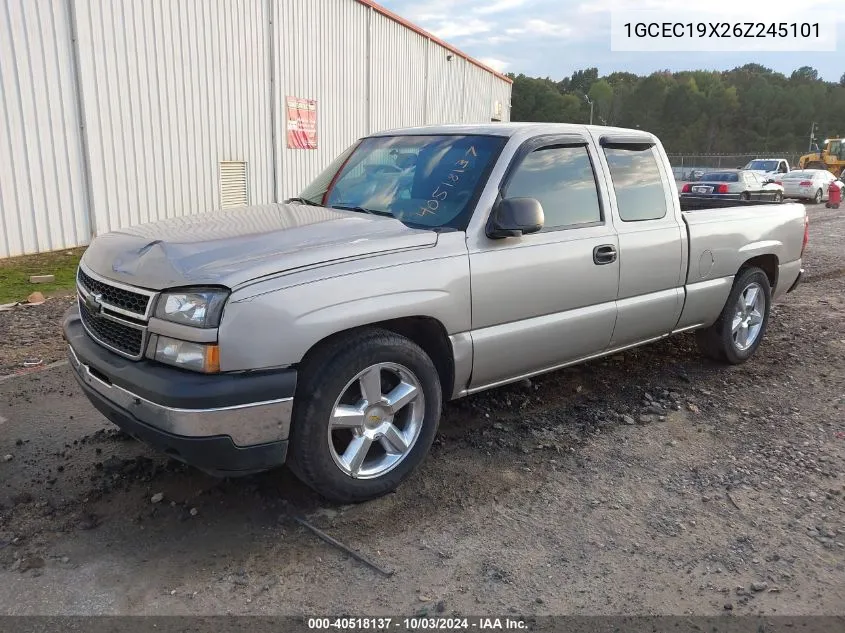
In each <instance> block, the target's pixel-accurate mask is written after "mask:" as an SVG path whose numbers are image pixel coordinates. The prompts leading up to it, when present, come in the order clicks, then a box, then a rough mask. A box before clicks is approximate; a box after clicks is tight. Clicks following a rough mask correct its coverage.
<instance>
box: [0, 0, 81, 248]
mask: <svg viewBox="0 0 845 633" xmlns="http://www.w3.org/2000/svg"><path fill="white" fill-rule="evenodd" d="M71 57H72V46H71V29H70V15H69V12H68V3H67V1H66V0H37V1H33V0H0V257H9V256H12V255H20V254H22V253H33V252H37V251H48V250H56V249H60V248H67V247H70V246H77V245H79V244H85V243H87V241H88V239H89V237H90V233H91V232H90V228H89V226H88V212H87V200H86V196H85V170H84V166H83V150H82V136H81V132H80V126H79V120H80V119H79V113H78V111H77V103H76V88H75V83H74V82H75V77H74V70H73V65H72V64H70V63H68V62H69V60H70V59H71Z"/></svg>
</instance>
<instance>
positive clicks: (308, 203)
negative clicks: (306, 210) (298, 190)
mask: <svg viewBox="0 0 845 633" xmlns="http://www.w3.org/2000/svg"><path fill="white" fill-rule="evenodd" d="M285 202H301V203H302V204H307V205H308V206H310V207H322V206H323V205H321V204H317V203H316V202H314V201H313V200H309V199H308V198H288V199H287V200H286V201H285Z"/></svg>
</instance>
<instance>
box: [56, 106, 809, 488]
mask: <svg viewBox="0 0 845 633" xmlns="http://www.w3.org/2000/svg"><path fill="white" fill-rule="evenodd" d="M684 205H686V206H689V207H690V209H693V210H686V209H682V207H681V201H680V199H679V196H678V191H677V187H676V185H675V181H674V179H673V177H672V170H671V168H670V165H669V161H668V160H667V157H666V154H665V152H664V150H663V147H662V146H661V144H660V142H659V141H658V139H657V138H655V137H654V136H653V135H651V134H648V133H645V132H642V131H639V130H625V129H617V128H606V127H586V126H581V125H565V124H501V123H497V124H491V125H456V126H437V127H421V128H413V129H403V130H394V131H389V132H382V133H378V134H374V135H372V136H369V137H367V138H364V139H361V140H360V141H358V142H357V143H355V144H354V145H353V146H352V147H351V148H349V149H348V150H347V151H346V152H344V153H343V154H342V155H341V156H339V157H338V158H337V160H335V161H334V162H333V163H332V164H331V165H329V166H328V167H327V168H326V170H325V171H324V172H323V173H322V174H321V175H320V176H318V177H317V178H316V180H314V182H313V183H311V184H310V185H309V186H308V187H306V188H305V189H304V190H303V191H302V192H301V193H300V196H299V197H298V198H293V199H291V200H288V201H287V202H286V203H285V204H271V205H263V206H251V207H243V208H237V209H228V210H225V211H217V212H212V213H207V214H201V215H191V216H184V217H178V218H172V219H169V220H164V221H160V222H155V223H151V224H146V225H141V226H136V227H132V228H127V229H121V230H119V231H115V232H112V233H107V234H104V235H101V236H99V237H97V238H96V239H95V240H93V242H92V243H91V245H90V247H89V248H88V249H87V251H86V252H85V255H84V257H83V258H82V261H81V263H80V267H79V272H78V284H77V286H78V293H79V301H78V305H76V306H74V307H73V308H72V309H71V310H70V311H69V313H68V314H67V316H66V318H65V321H64V331H65V337H66V339H67V341H68V342H69V344H70V351H69V356H70V361H71V364H72V367H73V368H74V371H75V373H76V376H77V378H78V379H79V382H80V384H81V386H82V389H83V390H84V392H85V393H86V394H87V396H88V397H89V398H90V400H91V401H92V402H93V404H94V405H95V406H96V407H97V408H98V409H99V410H100V411H101V412H102V413H103V414H105V416H106V417H108V418H109V419H110V420H111V421H112V422H114V423H115V424H117V425H118V426H119V427H121V428H123V429H124V430H125V431H126V432H128V433H129V434H131V435H133V436H134V437H136V438H139V439H141V440H143V441H146V442H148V443H149V444H152V445H154V446H156V447H158V448H160V449H162V450H164V451H165V452H166V453H168V454H170V455H171V456H173V457H174V458H176V459H179V460H182V461H185V462H187V463H190V464H193V465H195V466H197V467H198V468H200V469H202V470H205V471H207V472H211V473H214V474H216V475H220V476H232V475H239V474H246V473H252V472H257V471H262V470H267V469H271V468H274V467H277V466H279V465H281V464H283V463H285V462H287V463H288V464H289V465H290V467H291V469H292V470H293V471H294V472H295V473H296V474H297V476H299V477H300V478H301V479H302V480H303V481H304V482H306V483H307V484H308V485H310V486H311V487H312V488H314V489H315V490H317V491H318V492H320V493H321V494H323V495H324V496H325V497H327V498H330V499H332V500H337V501H342V502H355V501H363V500H366V499H371V498H373V497H376V496H379V495H382V494H385V493H387V492H389V491H391V490H392V489H394V488H395V487H396V486H397V485H399V483H400V482H401V481H402V480H403V479H404V478H406V477H407V476H408V475H409V474H410V473H411V472H412V471H413V470H414V469H415V468H416V467H417V466H418V465H419V464H420V462H421V461H422V460H423V459H424V457H425V455H426V453H427V451H428V450H429V448H430V446H431V443H432V441H433V439H434V437H435V433H436V431H437V426H438V420H439V418H440V413H441V406H442V403H443V401H444V400H449V399H453V398H460V397H462V396H465V395H467V394H472V393H476V392H478V391H481V390H484V389H489V388H491V387H497V386H499V385H504V384H506V383H510V382H513V381H517V380H520V379H523V378H526V377H529V376H533V375H535V374H540V373H543V372H548V371H552V370H555V369H558V368H561V367H564V366H567V365H572V364H574V363H580V362H583V361H587V360H590V359H593V358H596V357H599V356H603V355H606V354H613V353H615V352H618V351H619V350H623V349H626V348H630V347H633V346H636V345H641V344H643V343H648V342H651V341H656V340H658V339H662V338H664V337H667V336H669V335H671V334H674V333H677V332H684V331H690V330H696V331H697V338H698V342H699V344H700V347H701V350H702V351H703V352H704V353H705V354H706V355H708V356H710V357H712V358H715V359H719V360H721V361H724V362H727V363H741V362H743V361H745V360H747V359H748V358H749V357H750V356H751V355H752V354H754V352H755V350H756V349H757V347H758V346H759V345H760V342H761V340H762V339H763V335H764V333H765V330H766V322H767V319H768V317H769V312H770V309H771V304H772V301H774V300H777V299H779V298H780V297H782V296H783V295H785V294H786V293H787V292H789V291H791V290H792V289H793V288H794V287H795V286H796V285H797V284H798V283H799V280H800V278H801V273H802V268H801V266H802V256H803V252H804V248H805V246H806V243H807V235H808V233H807V217H806V213H805V210H804V207H803V206H802V205H800V204H773V203H762V204H760V203H757V204H754V203H747V204H743V205H739V206H732V207H727V208H712V207H711V208H708V202H707V201H701V200H699V201H698V203H695V200H688V201H685V202H684ZM717 206H720V205H717ZM722 206H723V205H722Z"/></svg>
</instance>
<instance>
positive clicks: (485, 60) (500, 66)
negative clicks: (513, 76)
mask: <svg viewBox="0 0 845 633" xmlns="http://www.w3.org/2000/svg"><path fill="white" fill-rule="evenodd" d="M478 61H480V62H481V63H482V64H486V65H487V66H490V68H492V69H493V70H498V71H499V72H500V73H503V72H505V70H507V68H508V66H510V62H506V61H503V60H501V59H496V58H495V57H480V58H479V59H478Z"/></svg>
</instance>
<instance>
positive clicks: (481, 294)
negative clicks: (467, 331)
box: [468, 134, 619, 390]
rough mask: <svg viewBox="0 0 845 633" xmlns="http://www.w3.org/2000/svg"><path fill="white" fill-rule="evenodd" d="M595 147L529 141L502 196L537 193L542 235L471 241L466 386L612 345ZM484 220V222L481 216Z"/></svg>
mask: <svg viewBox="0 0 845 633" xmlns="http://www.w3.org/2000/svg"><path fill="white" fill-rule="evenodd" d="M597 160H598V156H597V155H596V152H595V149H594V148H593V147H592V146H591V145H589V144H588V143H587V138H586V137H582V136H580V135H575V134H573V135H566V136H560V135H555V136H541V137H535V138H532V139H530V140H528V141H526V142H524V143H523V144H522V145H521V146H520V148H519V149H518V150H517V152H516V154H515V155H514V157H513V160H512V162H511V163H510V167H509V168H508V171H507V172H506V174H505V176H504V178H503V180H502V182H501V183H500V186H499V190H500V191H499V196H500V197H502V198H509V197H517V198H518V197H529V198H536V199H537V200H539V201H540V203H541V204H542V206H543V211H544V213H545V225H544V227H543V229H542V230H541V231H540V232H539V233H534V234H530V235H523V236H521V237H512V238H506V239H490V238H488V237H487V236H486V235H485V234H484V233H483V230H482V231H481V232H480V234H477V235H473V237H472V238H471V239H470V240H469V242H468V246H469V258H470V269H471V274H472V327H473V331H472V339H473V371H472V379H471V381H470V390H473V389H480V388H482V387H485V386H491V385H495V384H499V383H502V382H506V381H508V380H510V379H513V378H515V377H520V376H524V375H530V374H532V373H536V372H539V371H542V370H545V369H550V368H553V367H557V366H560V365H563V364H566V363H568V362H571V361H574V360H577V359H580V358H583V357H585V356H589V355H591V354H597V353H599V352H602V351H604V350H605V349H607V347H608V345H609V344H610V337H611V334H612V333H613V326H614V323H615V322H616V295H617V291H618V287H619V257H618V251H619V243H618V241H617V237H616V231H615V230H614V227H613V223H612V222H611V220H610V217H609V215H610V214H609V212H608V211H607V202H606V191H605V190H604V188H603V187H601V186H599V182H598V181H597V178H596V171H597V170H596V169H595V164H596V161H597ZM484 221H486V218H484Z"/></svg>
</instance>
